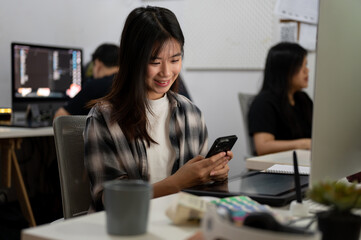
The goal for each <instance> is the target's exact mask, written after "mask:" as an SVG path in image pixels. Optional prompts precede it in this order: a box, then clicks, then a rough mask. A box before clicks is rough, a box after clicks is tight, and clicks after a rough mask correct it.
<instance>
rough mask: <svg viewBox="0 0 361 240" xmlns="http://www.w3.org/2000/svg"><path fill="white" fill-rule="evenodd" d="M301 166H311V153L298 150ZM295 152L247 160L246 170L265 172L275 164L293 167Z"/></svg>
mask: <svg viewBox="0 0 361 240" xmlns="http://www.w3.org/2000/svg"><path fill="white" fill-rule="evenodd" d="M296 152H297V159H298V165H299V166H306V167H309V166H311V151H309V150H296ZM292 154H293V150H290V151H284V152H279V153H272V154H266V155H262V156H258V157H251V158H247V159H246V168H247V169H249V170H264V169H267V168H269V167H271V166H272V165H274V164H285V165H293V156H292Z"/></svg>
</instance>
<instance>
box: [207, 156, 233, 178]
mask: <svg viewBox="0 0 361 240" xmlns="http://www.w3.org/2000/svg"><path fill="white" fill-rule="evenodd" d="M226 157H227V158H228V161H227V162H226V163H224V164H220V165H218V166H217V167H215V168H214V169H213V170H212V171H211V173H210V175H211V178H212V180H213V181H224V180H227V179H228V172H229V166H228V162H229V161H230V160H231V159H232V158H233V153H232V152H231V151H227V155H226Z"/></svg>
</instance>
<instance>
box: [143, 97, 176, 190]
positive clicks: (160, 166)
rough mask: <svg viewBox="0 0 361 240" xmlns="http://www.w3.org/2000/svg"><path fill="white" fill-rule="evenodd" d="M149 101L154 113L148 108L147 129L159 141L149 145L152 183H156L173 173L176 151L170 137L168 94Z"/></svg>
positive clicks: (148, 153)
mask: <svg viewBox="0 0 361 240" xmlns="http://www.w3.org/2000/svg"><path fill="white" fill-rule="evenodd" d="M148 101H149V106H150V108H151V110H152V113H153V114H152V113H150V112H149V111H148V110H147V118H148V121H149V125H148V126H147V131H148V133H149V135H150V137H151V138H152V139H153V140H154V141H156V142H157V143H158V144H154V143H151V144H150V147H147V159H148V168H149V175H150V183H155V182H159V181H160V180H163V179H164V178H166V177H168V176H170V175H171V173H172V168H173V164H174V161H175V151H174V149H173V147H172V144H171V142H170V139H169V119H170V103H169V100H168V98H167V95H166V94H165V95H164V97H162V98H160V99H157V100H148Z"/></svg>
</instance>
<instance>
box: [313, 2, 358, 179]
mask: <svg viewBox="0 0 361 240" xmlns="http://www.w3.org/2000/svg"><path fill="white" fill-rule="evenodd" d="M360 12H361V2H360V1H354V0H344V1H339V0H320V6H319V13H320V14H319V24H318V39H317V55H316V71H315V72H316V77H315V92H314V94H315V95H314V114H313V127H312V149H311V175H310V178H311V179H310V181H311V184H313V183H316V182H318V181H320V180H326V179H329V180H338V179H341V178H344V177H346V176H348V175H351V174H354V173H357V172H360V171H361V28H360V23H361V14H360Z"/></svg>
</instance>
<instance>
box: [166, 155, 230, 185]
mask: <svg viewBox="0 0 361 240" xmlns="http://www.w3.org/2000/svg"><path fill="white" fill-rule="evenodd" d="M227 154H228V153H227ZM232 157H233V154H232V153H230V156H228V155H226V153H225V152H221V153H218V154H215V155H213V156H212V157H210V158H204V157H202V156H197V157H195V158H193V159H191V160H189V161H188V162H187V163H186V164H184V165H183V166H182V167H181V168H180V169H178V171H177V172H176V173H175V174H173V175H172V176H171V177H173V180H174V182H175V184H177V185H178V186H179V188H180V190H181V189H184V188H187V187H192V186H195V185H199V184H204V183H208V182H211V181H214V180H215V179H217V181H219V180H220V179H222V180H224V179H225V178H226V177H227V176H228V171H229V167H228V165H227V163H228V161H229V160H230V159H231V158H232ZM218 179H219V180H218Z"/></svg>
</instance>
